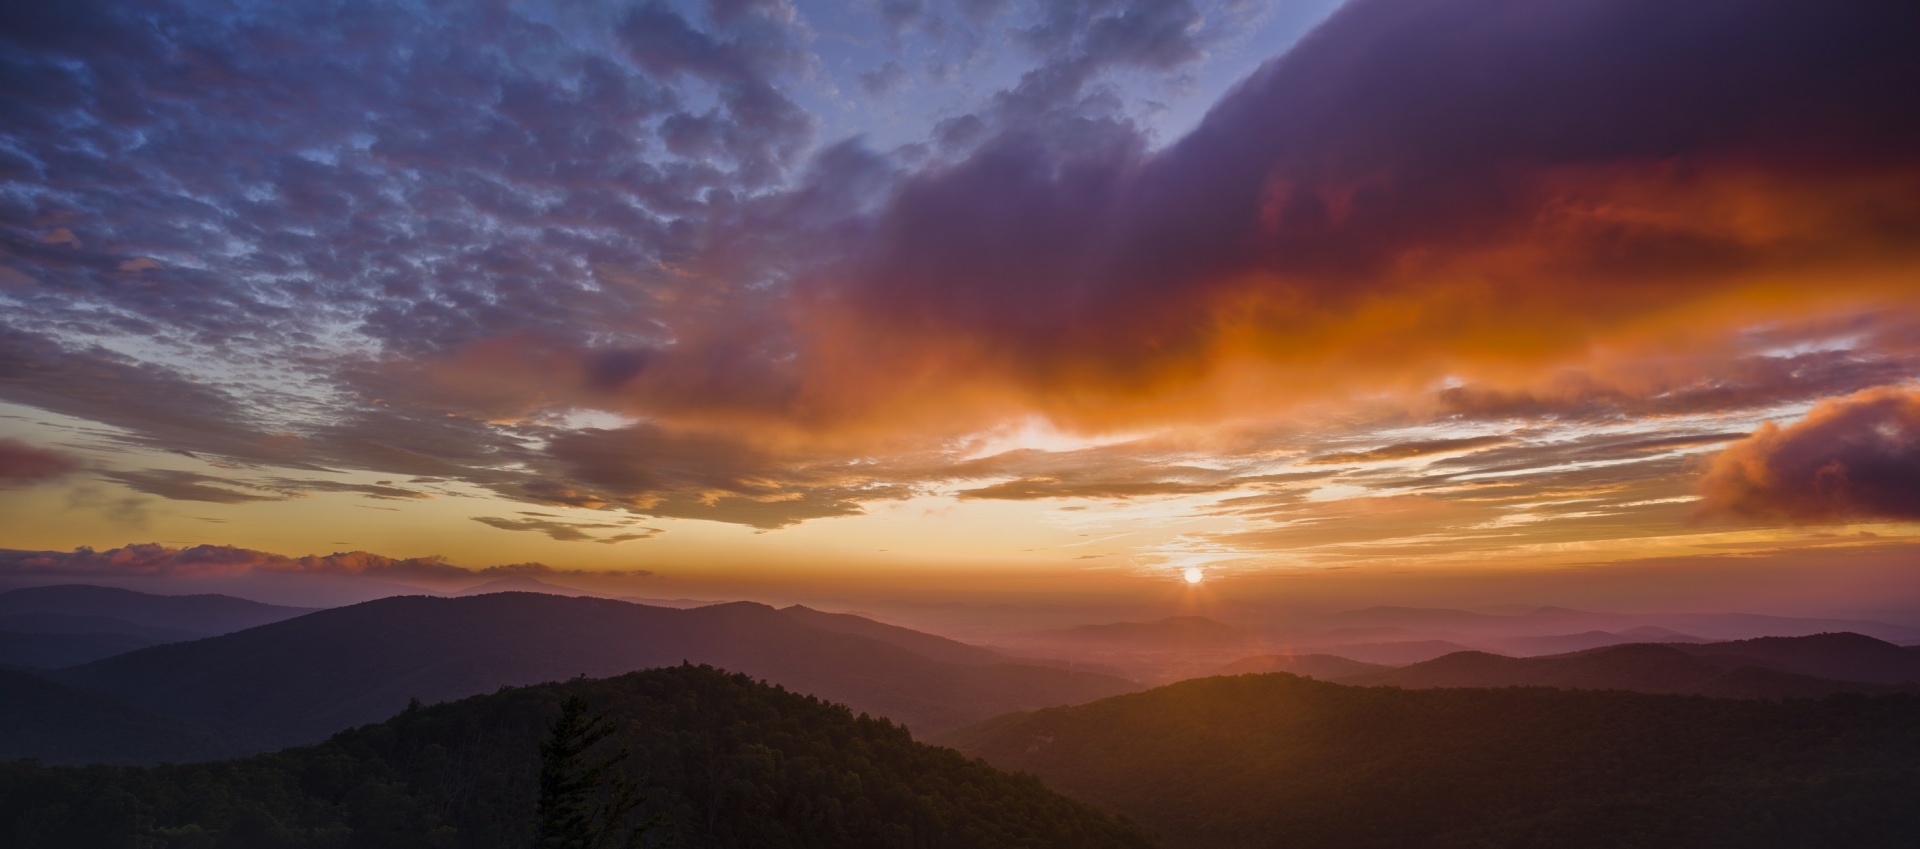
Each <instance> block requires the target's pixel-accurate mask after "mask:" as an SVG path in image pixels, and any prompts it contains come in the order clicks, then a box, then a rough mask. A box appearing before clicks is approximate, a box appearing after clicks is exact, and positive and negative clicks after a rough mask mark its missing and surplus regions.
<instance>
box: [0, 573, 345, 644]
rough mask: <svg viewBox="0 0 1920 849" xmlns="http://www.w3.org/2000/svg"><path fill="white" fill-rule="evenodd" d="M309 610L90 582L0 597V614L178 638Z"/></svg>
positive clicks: (30, 589)
mask: <svg viewBox="0 0 1920 849" xmlns="http://www.w3.org/2000/svg"><path fill="white" fill-rule="evenodd" d="M312 612H313V609H312V608H305V607H282V606H280V605H275V604H261V603H260V602H257V601H248V600H246V599H243V598H234V597H233V596H227V595H212V594H205V595H154V594H152V593H143V592H137V591H134V590H123V589H120V588H117V587H96V586H92V585H89V584H58V585H54V586H45V587H24V588H21V589H17V590H9V591H7V592H4V593H0V616H14V615H20V614H59V615H65V616H88V617H97V618H99V619H101V620H118V621H119V622H124V623H128V624H129V625H132V626H138V627H141V628H160V629H166V630H167V631H171V632H175V633H178V634H181V635H183V636H182V637H181V638H182V639H192V638H196V637H210V636H213V635H215V634H226V633H231V632H233V631H240V630H244V629H247V628H253V627H257V626H260V625H266V624H268V623H272V622H279V621H281V620H283V619H291V618H293V617H295V616H302V615H305V614H308V613H312ZM121 633H131V634H140V633H141V631H139V630H122V631H121Z"/></svg>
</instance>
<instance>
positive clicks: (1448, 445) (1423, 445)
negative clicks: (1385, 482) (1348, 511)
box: [1305, 436, 1513, 466]
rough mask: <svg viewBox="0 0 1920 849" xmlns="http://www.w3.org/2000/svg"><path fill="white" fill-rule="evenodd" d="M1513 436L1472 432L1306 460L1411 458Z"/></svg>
mask: <svg viewBox="0 0 1920 849" xmlns="http://www.w3.org/2000/svg"><path fill="white" fill-rule="evenodd" d="M1512 441H1513V440H1512V439H1510V438H1508V437H1504V436H1468V437H1461V438H1458V439H1428V440H1423V441H1420V442H1401V443H1396V444H1393V445H1383V446H1381V447H1379V448H1370V449H1367V450H1365V451H1339V452H1335V453H1332V454H1322V455H1320V456H1318V457H1314V458H1313V459H1310V460H1307V461H1305V462H1306V463H1307V465H1314V466H1324V465H1337V464H1341V463H1366V462H1373V461H1377V460H1410V459H1413V458H1415V457H1426V456H1430V455H1433V454H1448V453H1453V452H1456V451H1469V450H1472V449H1475V448H1486V447H1490V446H1495V445H1507V444H1510V443H1512Z"/></svg>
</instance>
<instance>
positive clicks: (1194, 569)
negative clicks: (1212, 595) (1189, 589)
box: [1181, 566, 1207, 584]
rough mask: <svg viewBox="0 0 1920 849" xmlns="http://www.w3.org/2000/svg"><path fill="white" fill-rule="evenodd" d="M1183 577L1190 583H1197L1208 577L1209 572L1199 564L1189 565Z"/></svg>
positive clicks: (1182, 574)
mask: <svg viewBox="0 0 1920 849" xmlns="http://www.w3.org/2000/svg"><path fill="white" fill-rule="evenodd" d="M1181 577H1183V578H1185V579H1187V583H1189V584H1197V583H1200V582H1201V581H1204V580H1206V579H1207V573H1206V572H1205V571H1204V570H1202V569H1201V568H1200V567H1198V566H1188V567H1187V568H1186V570H1185V571H1184V572H1182V573H1181Z"/></svg>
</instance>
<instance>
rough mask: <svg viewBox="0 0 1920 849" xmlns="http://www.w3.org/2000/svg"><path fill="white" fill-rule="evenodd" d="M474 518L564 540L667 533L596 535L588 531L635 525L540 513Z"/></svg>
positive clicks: (615, 540) (610, 539) (618, 539)
mask: <svg viewBox="0 0 1920 849" xmlns="http://www.w3.org/2000/svg"><path fill="white" fill-rule="evenodd" d="M523 515H534V514H523ZM472 518H473V520H474V521H476V522H479V523H480V524H483V525H487V526H490V527H495V528H499V529H500V530H503V531H535V532H538V533H543V534H546V535H547V536H548V537H551V538H553V539H556V540H559V541H561V542H599V543H619V542H630V541H632V540H637V539H649V538H652V537H655V536H659V535H660V534H662V533H664V531H662V530H660V529H659V528H639V529H637V530H628V531H627V532H624V533H619V534H612V535H609V536H604V537H596V536H594V535H593V534H590V533H587V532H588V531H594V530H607V529H619V528H632V525H631V524H629V523H622V522H613V523H605V522H599V523H596V522H559V521H554V520H553V519H551V518H544V517H540V516H537V515H536V516H535V517H534V518H530V519H506V518H501V517H498V516H474V517H472Z"/></svg>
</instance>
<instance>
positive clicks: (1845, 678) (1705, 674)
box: [1339, 634, 1920, 698]
mask: <svg viewBox="0 0 1920 849" xmlns="http://www.w3.org/2000/svg"><path fill="white" fill-rule="evenodd" d="M1916 661H1920V657H1916V656H1914V655H1913V654H1912V653H1910V652H1905V651H1902V650H1901V649H1900V647H1899V646H1895V645H1892V644H1891V643H1885V642H1881V641H1880V640H1876V639H1873V638H1872V637H1864V636H1861V635H1859V634H1819V635H1814V636H1808V637H1769V638H1763V639H1759V640H1742V641H1739V642H1729V643H1709V644H1705V645H1692V644H1660V643H1629V644H1625V645H1617V646H1608V647H1605V648H1598V649H1590V650H1587V651H1581V652H1573V653H1570V654H1563V655H1554V656H1548V657H1525V658H1517V657H1505V656H1502V655H1496V654H1488V653H1486V652H1477V651H1466V652H1455V653H1453V654H1449V655H1446V656H1445V657H1440V658H1436V659H1434V660H1430V661H1426V662H1424V663H1416V664H1413V665H1410V666H1405V667H1401V668H1399V669H1391V670H1385V671H1379V672H1370V673H1364V674H1359V675H1351V676H1346V677H1343V678H1340V679H1339V680H1340V683H1343V684H1356V685H1363V686H1395V687H1414V688H1431V687H1516V686H1540V687H1562V688H1573V689H1585V690H1636V691H1639V692H1643V693H1690V694H1694V695H1704V696H1724V697H1736V698H1816V697H1819V696H1825V695H1828V694H1831V693H1843V692H1856V693H1858V692H1885V691H1888V690H1890V689H1893V688H1894V687H1895V686H1896V685H1898V684H1901V683H1907V684H1909V685H1911V682H1913V681H1915V680H1920V664H1916ZM1734 673H1738V674H1737V675H1734Z"/></svg>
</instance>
